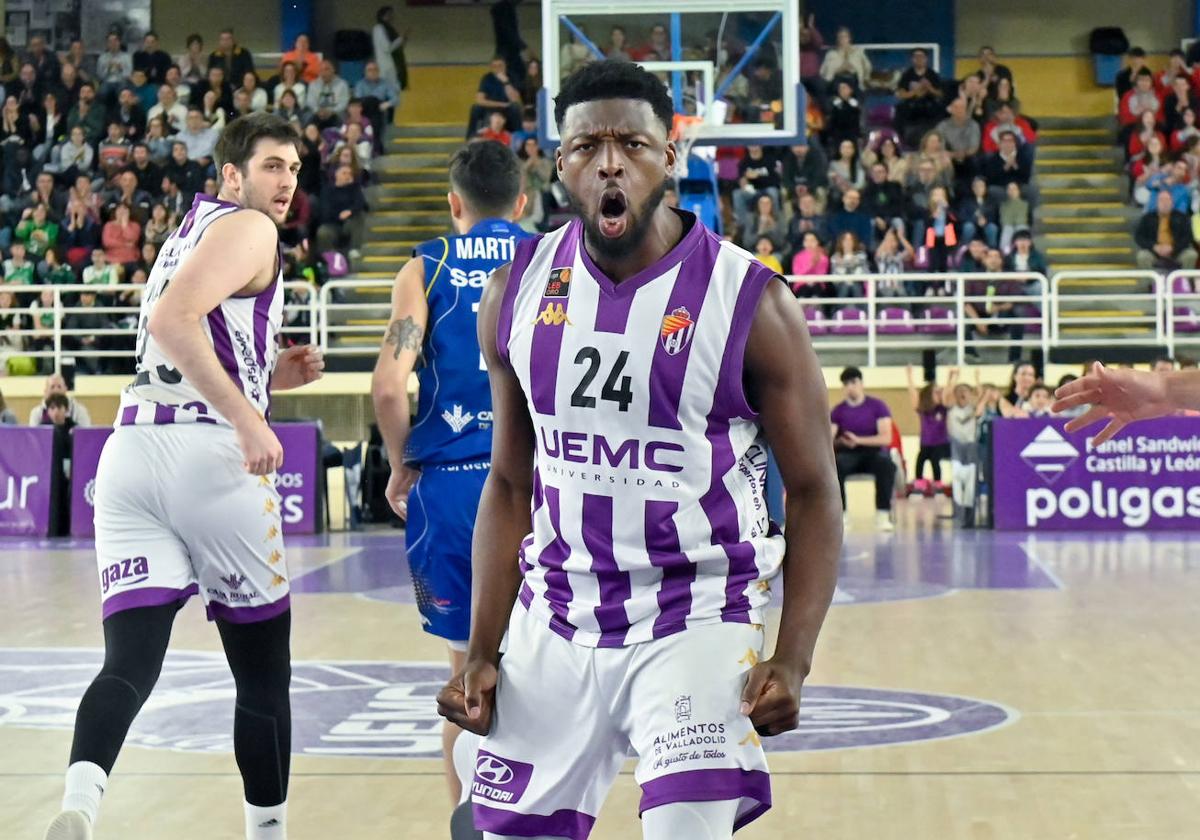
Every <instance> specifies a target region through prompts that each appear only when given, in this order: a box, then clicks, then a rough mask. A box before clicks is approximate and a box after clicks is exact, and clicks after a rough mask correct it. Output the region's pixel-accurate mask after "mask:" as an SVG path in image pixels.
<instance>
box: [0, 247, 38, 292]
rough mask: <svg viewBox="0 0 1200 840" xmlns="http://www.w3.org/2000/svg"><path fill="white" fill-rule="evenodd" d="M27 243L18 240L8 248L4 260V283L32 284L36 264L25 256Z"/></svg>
mask: <svg viewBox="0 0 1200 840" xmlns="http://www.w3.org/2000/svg"><path fill="white" fill-rule="evenodd" d="M25 253H26V251H25V243H24V242H22V241H21V240H19V239H18V240H16V241H15V242H13V243H12V245H11V246H10V247H9V249H8V255H9V256H8V259H6V260H5V261H4V283H5V284H7V285H18V286H32V285H33V282H34V276H35V271H36V266H34V264H33V263H31V262H30V261H29V260H27V259H26V258H25Z"/></svg>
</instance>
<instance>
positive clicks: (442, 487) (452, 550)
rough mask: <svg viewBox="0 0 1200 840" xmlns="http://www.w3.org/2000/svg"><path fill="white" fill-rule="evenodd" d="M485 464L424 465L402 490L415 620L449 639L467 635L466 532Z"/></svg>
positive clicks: (469, 531) (468, 568)
mask: <svg viewBox="0 0 1200 840" xmlns="http://www.w3.org/2000/svg"><path fill="white" fill-rule="evenodd" d="M490 466H491V465H490V464H489V463H487V462H483V463H458V464H426V465H425V466H423V467H422V468H421V477H420V478H419V479H417V483H416V485H414V486H413V489H412V491H411V492H410V493H409V494H408V522H407V524H406V526H405V528H406V530H405V539H404V542H405V548H406V549H407V552H408V567H409V570H410V571H411V573H412V582H413V593H414V594H415V596H416V599H417V609H418V610H420V612H421V625H422V627H424V628H425V630H426V632H429V633H432V634H433V635H435V636H440V637H441V638H443V639H446V640H447V641H449V642H452V643H459V642H461V643H462V644H466V641H467V638H468V637H469V636H470V635H471V534H472V532H473V531H474V529H475V514H476V513H478V512H479V497H480V495H481V494H482V493H483V482H484V481H485V480H486V479H487V475H488V469H489V467H490Z"/></svg>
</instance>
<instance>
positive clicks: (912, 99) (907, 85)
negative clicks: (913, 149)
mask: <svg viewBox="0 0 1200 840" xmlns="http://www.w3.org/2000/svg"><path fill="white" fill-rule="evenodd" d="M896 98H897V99H899V100H900V102H899V103H898V104H897V105H896V130H897V131H898V132H899V133H900V137H901V139H902V140H903V141H905V142H908V143H910V144H911V143H914V142H915V141H916V139H917V138H918V137H921V136H922V135H923V134H924V133H925V132H926V131H928V130H929V129H930V128H932V127H933V126H934V125H935V124H936V123H937V121H938V118H939V117H940V116H941V114H942V78H941V76H939V75H938V73H937V71H936V70H934V69H933V68H931V67H930V66H929V53H927V52H926V51H925V50H924V48H922V47H917V48H916V49H914V50H913V51H912V64H911V65H910V66H909V67H908V68H907V69H905V71H904V72H903V73H901V74H900V80H899V81H898V82H897V84H896Z"/></svg>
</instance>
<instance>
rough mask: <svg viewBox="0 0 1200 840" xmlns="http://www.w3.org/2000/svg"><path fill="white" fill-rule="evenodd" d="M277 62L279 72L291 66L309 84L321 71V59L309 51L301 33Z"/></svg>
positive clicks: (306, 39) (306, 38)
mask: <svg viewBox="0 0 1200 840" xmlns="http://www.w3.org/2000/svg"><path fill="white" fill-rule="evenodd" d="M279 61H280V65H281V70H280V72H282V65H283V64H291V65H292V66H293V67H295V68H297V69H298V70H299V71H300V72H299V76H300V78H301V79H302V80H303V81H305V82H311V81H312V80H314V79H315V78H317V74H318V73H320V71H321V59H320V57H318V56H317V54H316V53H315V52H313V51H312V50H311V49H310V46H309V40H308V35H306V34H305V33H303V32H301V33H300V34H299V35H297V36H296V40H295V41H294V42H293V46H292V49H290V50H288V51H287V52H285V53H284V54H283V56H282V57H281V58H280V59H279ZM239 78H244V77H239ZM256 78H257V76H256ZM255 110H259V109H258V108H256V109H255Z"/></svg>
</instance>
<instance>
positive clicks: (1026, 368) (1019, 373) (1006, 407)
mask: <svg viewBox="0 0 1200 840" xmlns="http://www.w3.org/2000/svg"><path fill="white" fill-rule="evenodd" d="M1037 383H1038V375H1037V368H1035V367H1034V366H1033V363H1032V362H1027V361H1023V360H1021V359H1019V358H1018V359H1014V360H1013V372H1012V380H1011V381H1010V382H1009V385H1008V391H1007V392H1006V393H1005V394H1004V395H1003V396H1002V397H1000V400H999V402H1000V412H1001V414H1003V415H1004V416H1005V417H1010V416H1012V415H1013V414H1014V413H1015V412H1018V411H1027V410H1028V408H1029V398H1030V397H1031V396H1032V395H1033V389H1034V388H1035V387H1036V386H1037Z"/></svg>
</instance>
